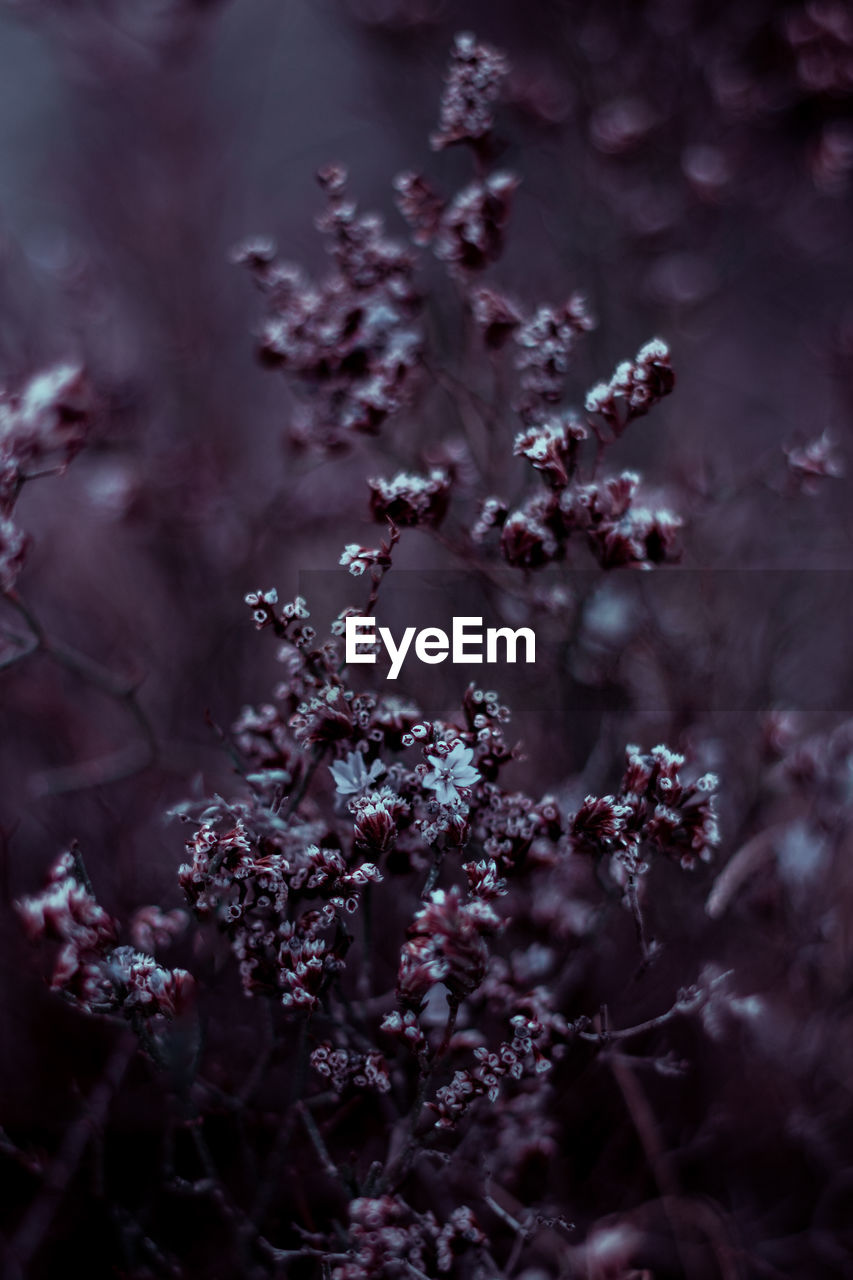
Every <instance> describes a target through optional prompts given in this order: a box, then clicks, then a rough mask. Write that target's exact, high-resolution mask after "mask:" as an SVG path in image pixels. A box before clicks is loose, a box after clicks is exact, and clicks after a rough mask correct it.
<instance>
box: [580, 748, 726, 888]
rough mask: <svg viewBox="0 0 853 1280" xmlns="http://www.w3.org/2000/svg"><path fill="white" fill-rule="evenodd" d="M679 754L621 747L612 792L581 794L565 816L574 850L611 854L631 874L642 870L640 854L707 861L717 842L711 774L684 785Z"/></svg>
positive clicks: (688, 863) (686, 864) (689, 864)
mask: <svg viewBox="0 0 853 1280" xmlns="http://www.w3.org/2000/svg"><path fill="white" fill-rule="evenodd" d="M684 764H685V757H684V756H682V755H679V754H678V753H676V752H674V751H670V749H669V748H668V747H665V746H657V747H654V748H652V750H651V751H650V752H648V753H647V754H644V753H643V752H641V751H640V749H639V747H635V746H629V747H628V748H627V749H626V766H625V772H624V774H623V777H622V781H621V783H620V786H619V789H618V791H617V792H616V794H615V795H613V796H604V797H602V798H596V797H594V796H587V798H586V800H585V801H584V803H583V804H582V805H581V807H580V809H578V811H577V813H575V814H574V816H573V817H571V818H570V820H569V836H570V840H571V844H572V847H573V848H574V849H575V850H576V851H577V852H578V853H585V854H591V855H592V856H601V855H602V854H607V853H610V854H613V855H615V859H616V862H617V863H619V864H621V865H623V866H625V867H626V868H627V869H628V870H629V871H630V872H631V873H633V874H636V873H638V872H642V871H643V870H645V868H646V863H645V861H644V853H645V851H648V852H659V853H661V854H664V855H665V856H667V857H669V858H673V859H675V860H676V861H677V862H680V864H681V865H682V866H683V867H687V868H690V867H693V866H695V864H696V862H697V860H699V861H702V862H707V861H708V860H709V859H710V857H711V855H712V853H713V850H714V848H715V847H716V845H717V844H718V843H719V831H718V827H717V817H716V812H715V806H714V792H715V790H716V787H717V778H716V776H715V775H714V774H713V773H706V774H703V775H702V777H700V778H698V779H697V781H696V782H693V783H684V782H683V781H682V779H681V776H680V770H681V769H682V768H683V767H684Z"/></svg>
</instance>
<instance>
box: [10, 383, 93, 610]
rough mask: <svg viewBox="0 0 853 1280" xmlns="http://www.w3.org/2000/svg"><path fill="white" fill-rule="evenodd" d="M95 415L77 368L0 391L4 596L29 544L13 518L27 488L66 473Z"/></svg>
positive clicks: (11, 583)
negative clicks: (23, 490) (35, 480)
mask: <svg viewBox="0 0 853 1280" xmlns="http://www.w3.org/2000/svg"><path fill="white" fill-rule="evenodd" d="M91 414H92V397H91V392H90V389H89V386H88V383H87V381H86V378H85V377H84V374H83V372H82V370H81V369H79V368H78V367H77V366H76V365H56V366H54V367H53V368H51V369H46V370H44V371H43V372H41V373H38V374H36V375H35V376H34V377H32V378H30V380H29V381H28V382H26V383H25V384H24V385H23V387H21V389H20V390H18V391H14V392H13V391H9V390H6V389H5V388H2V389H0V592H7V591H11V590H12V589H13V587H14V586H15V583H16V582H17V580H18V575H19V574H20V572H21V569H22V568H23V565H24V560H25V558H26V553H27V548H28V545H29V540H28V538H27V536H26V534H24V533H23V532H22V530H21V529H19V528H18V526H17V525H16V524H15V523H14V522H13V521H12V519H11V516H12V512H13V509H14V507H15V503H16V502H17V500H18V495H19V494H20V492H21V489H22V487H23V485H24V484H25V483H26V482H27V481H28V480H34V479H36V478H37V477H40V476H45V475H61V474H62V472H63V471H64V470H65V468H66V467H67V466H68V464H69V463H70V462H71V461H72V460H73V458H74V457H75V455H76V454H77V453H78V452H79V450H80V449H81V448H82V446H83V443H84V441H85V438H86V433H87V431H88V428H89V424H90V421H91Z"/></svg>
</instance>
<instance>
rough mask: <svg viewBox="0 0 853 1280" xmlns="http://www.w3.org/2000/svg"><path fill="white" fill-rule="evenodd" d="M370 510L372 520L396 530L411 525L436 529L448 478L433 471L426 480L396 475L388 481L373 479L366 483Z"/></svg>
mask: <svg viewBox="0 0 853 1280" xmlns="http://www.w3.org/2000/svg"><path fill="white" fill-rule="evenodd" d="M368 483H369V485H370V510H371V512H372V514H373V518H374V520H377V521H379V522H380V523H381V524H384V523H385V522H386V521H388V520H390V521H391V522H392V523H393V524H395V525H396V526H397V527H398V528H399V529H404V528H410V527H413V526H415V525H421V526H424V525H428V526H430V527H431V528H438V526H439V525H440V524H441V522H442V520H443V519H444V517H445V515H446V513H447V503H448V499H449V497H450V476H449V475H448V474H447V472H446V471H443V470H441V469H440V468H438V467H434V468H433V470H432V471H431V472H430V473H429V475H428V476H418V475H410V474H409V473H408V472H405V471H399V472H398V473H397V475H395V476H394V477H393V478H392V479H390V480H383V479H382V478H381V477H376V478H374V479H372V480H370V481H369V482H368Z"/></svg>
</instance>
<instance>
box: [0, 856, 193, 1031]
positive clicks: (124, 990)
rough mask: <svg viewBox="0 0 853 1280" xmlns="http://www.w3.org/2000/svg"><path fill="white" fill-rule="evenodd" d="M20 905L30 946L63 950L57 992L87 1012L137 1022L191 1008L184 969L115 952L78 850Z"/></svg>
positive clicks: (114, 928)
mask: <svg viewBox="0 0 853 1280" xmlns="http://www.w3.org/2000/svg"><path fill="white" fill-rule="evenodd" d="M15 905H16V909H17V911H18V915H19V916H20V918H21V921H22V923H23V925H24V929H25V930H26V932H27V934H28V936H29V937H30V938H31V939H33V940H34V941H42V940H46V941H50V942H57V943H58V944H59V951H58V954H57V957H56V961H55V964H54V968H53V975H52V977H51V988H52V989H53V990H54V991H60V992H61V993H62V994H63V995H64V996H65V997H66V998H67V999H68V1000H70V1001H72V1002H73V1003H74V1004H76V1005H77V1007H78V1008H80V1009H82V1010H83V1011H84V1012H86V1013H94V1014H100V1015H102V1016H120V1017H123V1018H126V1019H128V1020H129V1021H131V1022H134V1023H136V1022H137V1020H138V1019H140V1018H143V1019H146V1020H147V1019H151V1018H161V1019H162V1018H173V1017H175V1016H176V1015H177V1014H179V1013H181V1012H183V1011H184V1010H185V1009H186V1008H187V1006H188V1004H189V1002H190V1000H191V998H192V993H193V987H194V984H193V979H192V977H191V976H190V974H189V973H187V971H186V970H185V969H166V968H164V967H163V966H162V965H160V964H158V963H157V961H156V960H155V959H154V957H153V956H151V955H147V954H145V953H144V952H143V951H141V950H136V949H135V948H134V947H129V946H117V945H116V941H117V938H118V931H119V930H118V924H117V922H116V921H115V920H114V919H113V918H112V916H110V915H109V914H108V913H107V912H106V911H105V910H104V908H103V907H101V906H100V905H99V903H98V902H97V900H96V899H95V897H94V895H93V893H92V891H91V889H90V888H89V886H88V883H87V882H86V879H85V873H84V872H83V870H82V863H81V860H80V855H79V853H78V851H77V850H76V849H72V850H70V851H69V852H67V853H64V854H62V855H61V857H59V858H58V859H57V861H56V862H55V863H54V865H53V866H52V867H51V869H50V872H49V875H48V878H47V884H46V885H45V887H44V889H43V890H42V891H41V893H38V894H35V895H33V896H32V897H29V898H22V899H21V900H20V901H19V902H17V903H16V904H15ZM134 940H135V941H136V939H134ZM140 941H147V938H145V937H143V938H141V939H140Z"/></svg>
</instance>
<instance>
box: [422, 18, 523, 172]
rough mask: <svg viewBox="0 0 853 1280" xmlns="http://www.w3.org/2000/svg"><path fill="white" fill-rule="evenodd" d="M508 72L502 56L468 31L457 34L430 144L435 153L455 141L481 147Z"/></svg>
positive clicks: (491, 123)
mask: <svg viewBox="0 0 853 1280" xmlns="http://www.w3.org/2000/svg"><path fill="white" fill-rule="evenodd" d="M508 71H509V64H508V62H507V60H506V58H505V57H504V55H503V54H502V53H500V52H499V51H498V50H497V49H493V48H492V47H491V46H490V45H487V44H482V43H480V42H479V41H477V40H476V39H475V37H474V36H473V35H471V34H470V32H467V31H465V32H462V33H460V34H459V35H457V37H456V39H455V41H454V44H453V52H452V55H451V59H450V68H449V70H448V73H447V81H446V84H445V87H444V93H443V94H442V96H441V117H440V123H439V127H438V130H437V131H436V132H435V133H434V134H433V135H432V137H431V139H430V141H431V143H432V145H433V147H434V148H435V150H436V151H440V150H442V148H444V147H449V146H452V145H453V144H454V143H457V142H467V143H470V144H471V145H472V146H478V145H481V144H482V142H483V140H484V139H486V138H487V137H488V136H489V134H490V133H491V131H492V127H493V125H494V117H493V114H492V109H493V107H494V104H495V102H496V101H497V100H498V98H499V97H500V92H501V86H502V83H503V80H504V77H505V76H506V74H507V72H508Z"/></svg>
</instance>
